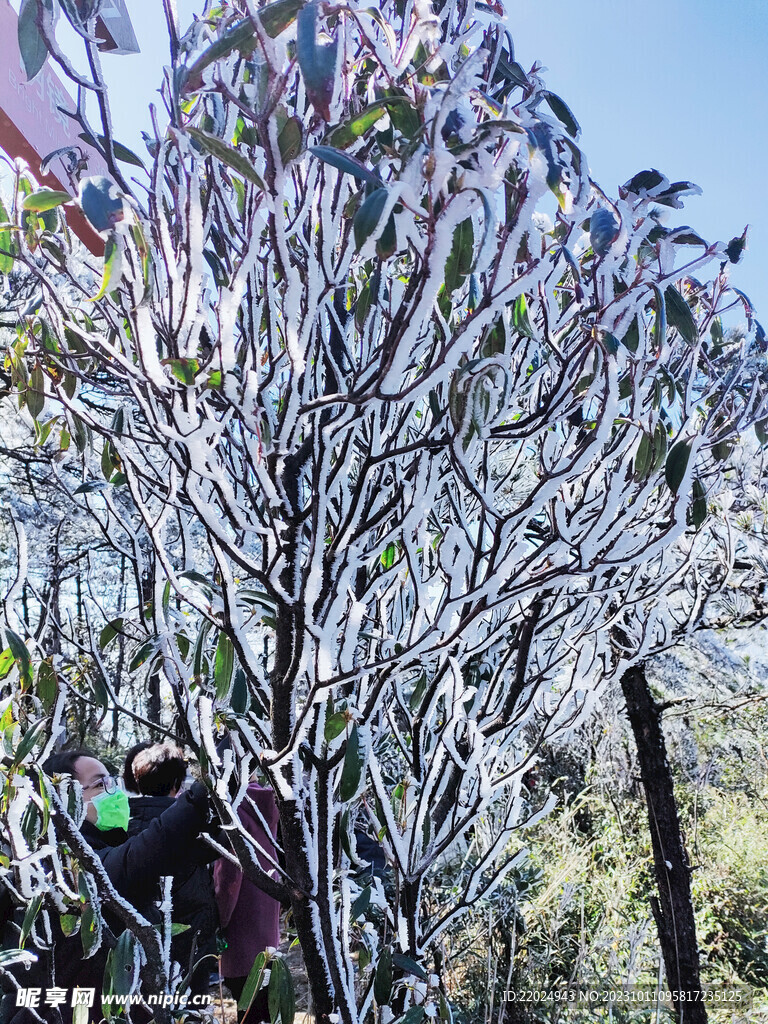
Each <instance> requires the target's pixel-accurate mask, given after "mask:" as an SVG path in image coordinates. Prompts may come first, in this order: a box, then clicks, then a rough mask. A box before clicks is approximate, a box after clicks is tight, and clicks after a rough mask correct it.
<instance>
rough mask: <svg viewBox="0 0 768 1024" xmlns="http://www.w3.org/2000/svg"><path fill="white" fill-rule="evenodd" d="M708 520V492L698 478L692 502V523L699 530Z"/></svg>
mask: <svg viewBox="0 0 768 1024" xmlns="http://www.w3.org/2000/svg"><path fill="white" fill-rule="evenodd" d="M706 518H707V492H706V490H705V489H704V484H703V483H702V482H701V480H699V478H698V477H695V478H694V481H693V500H692V501H691V522H692V523H693V525H694V527H695V528H696V529H697V530H698V529H699V527H700V526H701V525H702V524H703V523H704V521H705V519H706Z"/></svg>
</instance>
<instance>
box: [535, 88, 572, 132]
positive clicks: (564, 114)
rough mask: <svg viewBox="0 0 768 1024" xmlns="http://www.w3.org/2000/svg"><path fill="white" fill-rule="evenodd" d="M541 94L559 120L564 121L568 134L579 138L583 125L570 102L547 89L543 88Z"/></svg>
mask: <svg viewBox="0 0 768 1024" xmlns="http://www.w3.org/2000/svg"><path fill="white" fill-rule="evenodd" d="M541 95H542V96H543V97H544V99H545V100H546V101H547V103H548V104H549V106H550V108H551V110H552V113H553V114H554V115H555V117H556V118H557V119H558V121H562V123H563V124H564V125H565V127H566V129H567V131H568V134H569V135H572V136H573V138H574V139H577V138H578V137H579V133H580V132H581V127H580V125H579V122H578V121H577V120H576V118H575V117H574V116H573V111H572V110H571V108H570V107H569V106H568V104H567V103H566V102H565V101H564V100H562V99H561V98H560V97H559V96H558V95H557V94H556V93H554V92H549V91H548V90H546V89H545V90H543V92H542V94H541Z"/></svg>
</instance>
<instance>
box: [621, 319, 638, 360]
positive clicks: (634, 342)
mask: <svg viewBox="0 0 768 1024" xmlns="http://www.w3.org/2000/svg"><path fill="white" fill-rule="evenodd" d="M621 343H622V345H623V346H624V348H626V349H628V351H630V352H632V353H635V352H637V348H638V346H639V344H640V328H639V326H638V323H637V317H636V316H635V317H633V318H632V322H631V324H630V325H629V327H628V328H627V333H626V334H625V335H624V337H623V338H622V339H621Z"/></svg>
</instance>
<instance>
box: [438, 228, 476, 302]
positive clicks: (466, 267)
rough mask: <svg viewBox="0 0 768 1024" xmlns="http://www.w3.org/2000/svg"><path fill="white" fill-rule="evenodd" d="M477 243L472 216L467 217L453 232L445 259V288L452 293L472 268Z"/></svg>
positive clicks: (461, 283) (459, 286)
mask: <svg viewBox="0 0 768 1024" xmlns="http://www.w3.org/2000/svg"><path fill="white" fill-rule="evenodd" d="M474 245H475V229H474V227H473V225H472V218H471V217H467V219H466V220H463V221H462V222H461V224H458V225H457V226H456V228H455V230H454V232H453V243H452V245H451V252H450V255H449V256H448V259H447V260H446V261H445V290H446V292H447V293H448V294H449V295H450V294H452V293H453V292H455V291H456V290H457V289H459V288H461V286H462V285H463V284H464V282H465V281H466V279H467V276H468V274H469V273H470V271H471V270H472V254H473V252H474Z"/></svg>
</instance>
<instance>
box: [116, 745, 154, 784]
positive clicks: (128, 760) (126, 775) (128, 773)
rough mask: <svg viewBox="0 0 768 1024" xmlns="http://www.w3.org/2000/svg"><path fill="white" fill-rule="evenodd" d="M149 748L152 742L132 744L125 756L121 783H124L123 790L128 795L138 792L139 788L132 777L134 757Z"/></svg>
mask: <svg viewBox="0 0 768 1024" xmlns="http://www.w3.org/2000/svg"><path fill="white" fill-rule="evenodd" d="M151 746H152V740H142V741H141V743H134V745H133V746H132V747H131V748H130V750H129V751H128V753H127V754H126V755H125V764H124V765H123V782H124V783H125V788H126V789H127V790H128V792H129V793H138V792H139V787H138V786H137V785H136V779H135V778H134V775H133V762H134V761H135V760H136V755H137V754H140V753H141V751H142V750H146V749H147V747H151Z"/></svg>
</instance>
